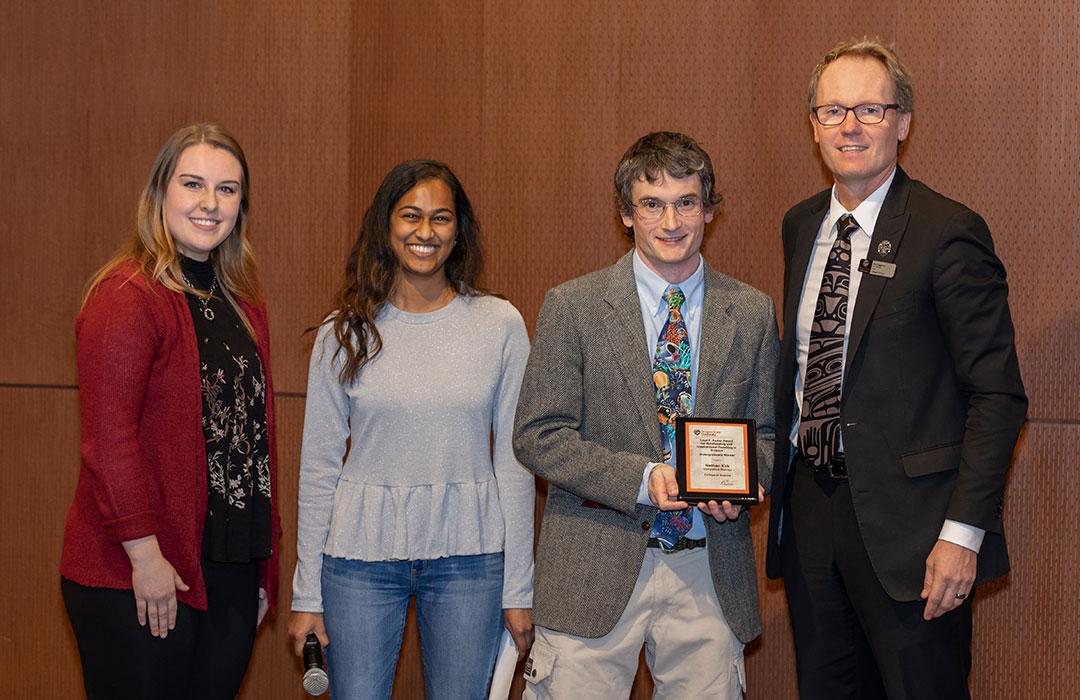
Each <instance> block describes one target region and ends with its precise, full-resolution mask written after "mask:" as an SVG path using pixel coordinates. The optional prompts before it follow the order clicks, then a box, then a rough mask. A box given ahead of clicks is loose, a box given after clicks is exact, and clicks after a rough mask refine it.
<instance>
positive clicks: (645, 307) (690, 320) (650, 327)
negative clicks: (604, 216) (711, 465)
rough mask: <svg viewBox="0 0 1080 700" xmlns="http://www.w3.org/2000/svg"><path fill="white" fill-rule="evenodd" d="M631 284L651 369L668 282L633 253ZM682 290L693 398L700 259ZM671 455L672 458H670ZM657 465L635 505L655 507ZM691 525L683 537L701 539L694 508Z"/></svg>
mask: <svg viewBox="0 0 1080 700" xmlns="http://www.w3.org/2000/svg"><path fill="white" fill-rule="evenodd" d="M634 282H635V283H637V293H638V302H640V304H641V322H642V323H643V324H644V325H645V340H646V341H648V347H647V348H645V351H646V352H647V353H648V355H646V357H648V358H649V366H650V367H651V366H652V361H653V356H654V355H655V354H656V341H657V340H659V338H660V331H662V330H664V323H665V322H666V321H667V319H668V305H667V302H666V301H664V291H665V290H667V288H668V286H669V285H670V283H669V282H668V281H667V280H665V279H664V278H663V277H661V276H660V275H658V274H656V273H655V272H653V270H652V268H650V267H649V266H648V265H646V264H645V261H644V260H642V259H641V254H640V253H638V251H636V250H635V251H634ZM675 286H676V287H678V288H679V289H681V290H682V293H683V295H684V296H685V297H686V301H684V302H683V305H682V308H681V311H682V316H683V322H684V323H686V334H687V335H688V336H690V389H691V391H692V392H693V397H692V398H694V399H696V398H697V376H698V354H699V353H698V339H699V338H700V337H701V310H702V307H703V306H704V305H705V264H704V261H703V260H702V258H701V256H700V255H699V256H698V266H697V269H696V270H694V272H693V274H691V275H690V276H689V277H687V278H686V279H685V280H683V281H682V282H679V283H678V284H676V285H675ZM656 431H657V433H658V434H659V432H660V422H659V419H657V423H656ZM674 457H675V455H672V459H674ZM657 464H658V462H649V463H647V464H646V465H645V471H644V473H643V474H642V477H641V487H640V488H639V489H638V497H637V502H638V503H640V504H642V505H645V506H651V505H655V504H654V503H653V502H652V499H650V498H649V474H650V473H651V472H652V470H653V467H655V466H656V465H657ZM693 512H694V522H693V525H692V526H691V527H690V530H689V532H687V533H686V534H685V535H684V537H686V538H688V539H691V540H700V539H704V538H705V522H704V521H703V520H702V519H701V518H702V515H701V511H699V510H698V509H697V508H694V510H693Z"/></svg>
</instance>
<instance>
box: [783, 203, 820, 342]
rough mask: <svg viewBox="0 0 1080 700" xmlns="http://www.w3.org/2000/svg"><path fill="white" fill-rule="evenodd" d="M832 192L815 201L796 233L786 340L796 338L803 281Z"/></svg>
mask: <svg viewBox="0 0 1080 700" xmlns="http://www.w3.org/2000/svg"><path fill="white" fill-rule="evenodd" d="M830 192H831V191H826V193H825V196H824V197H822V198H820V199H819V200H818V201H815V202H814V203H813V205H812V206H811V208H810V213H809V214H808V215H807V216H806V218H804V219H803V220H802V222H801V223H800V224H799V228H798V230H797V231H796V232H795V242H794V246H793V248H792V252H791V259H790V260H788V278H787V290H788V294H787V299H785V300H784V340H785V341H787V340H788V339H791V338H794V337H795V336H794V333H795V327H796V325H797V323H796V318H797V317H798V315H799V300H800V299H801V298H802V288H803V280H804V279H805V278H806V268H807V267H808V266H809V265H810V254H811V253H812V252H813V250H814V240H815V239H816V238H817V235H818V232H819V231H820V230H821V221H822V219H824V218H825V212H826V211H827V210H828V207H829V197H830V196H831V194H830Z"/></svg>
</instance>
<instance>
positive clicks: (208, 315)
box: [181, 274, 217, 321]
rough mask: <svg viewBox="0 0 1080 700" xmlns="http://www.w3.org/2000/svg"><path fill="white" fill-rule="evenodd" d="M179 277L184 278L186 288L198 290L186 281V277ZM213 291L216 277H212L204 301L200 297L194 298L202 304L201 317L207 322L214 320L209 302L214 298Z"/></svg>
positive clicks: (215, 286) (189, 281)
mask: <svg viewBox="0 0 1080 700" xmlns="http://www.w3.org/2000/svg"><path fill="white" fill-rule="evenodd" d="M181 276H182V277H183V278H184V282H185V283H186V284H187V286H188V287H190V288H191V289H199V288H198V287H196V286H195V285H193V284H192V283H191V280H189V279H188V277H187V275H184V274H181ZM215 289H217V275H214V276H213V278H212V279H211V280H210V289H209V290H207V292H206V293H207V297H206V298H205V299H204V298H202V297H196V298H197V299H198V300H199V303H200V304H202V315H203V318H205V319H206V320H207V321H213V320H214V310H213V309H211V308H210V300H211V299H213V298H214V290H215ZM199 291H200V292H201V291H202V290H201V289H199Z"/></svg>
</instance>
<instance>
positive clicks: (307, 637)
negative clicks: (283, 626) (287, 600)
mask: <svg viewBox="0 0 1080 700" xmlns="http://www.w3.org/2000/svg"><path fill="white" fill-rule="evenodd" d="M289 636H290V637H292V639H293V651H294V652H295V653H296V655H297V656H299V657H300V658H301V659H303V662H304V682H303V685H304V690H306V691H307V692H308V693H309V694H311V695H322V694H323V693H325V692H326V690H327V688H328V687H329V686H330V679H329V678H328V677H327V675H326V662H325V660H324V657H323V649H322V648H323V646H324V645H327V644H329V643H330V640H329V638H328V637H327V636H326V628H325V627H324V626H323V616H322V613H309V612H295V611H294V612H293V613H292V614H291V615H290V616H289Z"/></svg>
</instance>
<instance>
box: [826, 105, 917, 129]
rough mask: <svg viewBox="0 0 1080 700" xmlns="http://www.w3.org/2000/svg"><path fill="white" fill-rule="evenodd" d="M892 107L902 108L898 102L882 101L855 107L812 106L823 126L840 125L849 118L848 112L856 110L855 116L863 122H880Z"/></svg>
mask: <svg viewBox="0 0 1080 700" xmlns="http://www.w3.org/2000/svg"><path fill="white" fill-rule="evenodd" d="M890 109H900V105H898V104H896V103H892V104H881V103H880V102H867V103H865V104H861V105H855V106H854V107H845V106H844V105H817V106H815V107H811V108H810V111H811V112H813V113H814V118H815V119H817V120H818V124H821V125H822V126H838V125H840V124H843V123H844V120H845V119H847V113H848V112H854V113H855V118H856V119H858V120H859V122H860V123H862V124H880V123H881V122H883V121H884V120H885V112H887V111H889V110H890Z"/></svg>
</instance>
